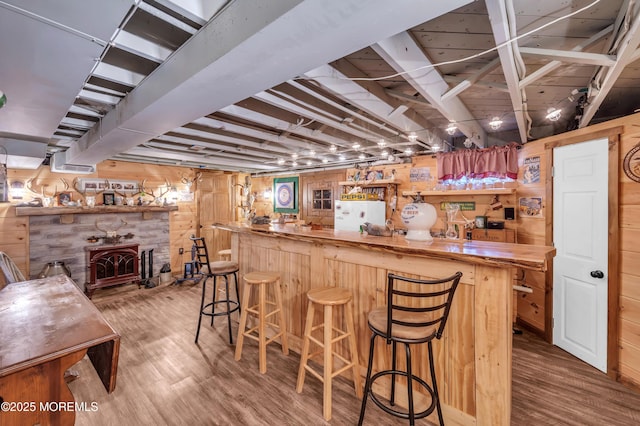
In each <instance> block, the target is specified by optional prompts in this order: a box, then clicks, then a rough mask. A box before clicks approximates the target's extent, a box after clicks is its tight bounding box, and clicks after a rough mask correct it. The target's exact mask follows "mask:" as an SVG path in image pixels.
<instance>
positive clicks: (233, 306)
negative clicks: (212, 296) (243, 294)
mask: <svg viewBox="0 0 640 426" xmlns="http://www.w3.org/2000/svg"><path fill="white" fill-rule="evenodd" d="M221 303H223V304H225V305H226V304H227V301H226V300H217V301H215V302H212V303H207V304H206V305H204V306H203V307H202V312H201V313H202V315H206V316H208V317H218V316H223V315H230V314H232V313H233V312H235V311H237V310H238V309H240V304H239V303H238V302H236V301H235V300H229V305H231V306H230V309H229V310H228V311H226V310H225V311H221V312H215V313H214V312H206V309H207V308H209V307H211V306H213V305H219V304H221Z"/></svg>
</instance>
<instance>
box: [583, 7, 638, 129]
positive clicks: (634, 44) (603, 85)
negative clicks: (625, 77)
mask: <svg viewBox="0 0 640 426" xmlns="http://www.w3.org/2000/svg"><path fill="white" fill-rule="evenodd" d="M639 12H640V4H638V3H636V4H635V7H634V10H633V12H632V14H631V16H630V19H631V23H630V26H629V28H628V30H627V31H625V32H624V33H623V34H621V35H619V37H620V40H618V41H619V43H614V44H616V45H617V49H616V58H617V60H616V63H615V65H614V66H612V67H610V68H609V69H608V70H606V71H604V70H603V71H604V77H602V79H600V78H599V75H600V73H598V75H596V78H595V79H594V80H593V81H592V84H591V87H590V88H589V90H590V92H589V97H588V98H587V103H588V104H587V106H586V108H585V109H584V112H583V114H582V118H581V119H580V125H579V126H580V127H585V126H587V125H589V123H590V122H591V119H592V118H593V116H594V115H595V113H596V111H598V108H600V105H601V104H602V102H603V101H604V99H605V98H606V97H607V95H608V94H609V91H610V90H611V88H612V87H613V85H614V84H615V82H616V81H617V80H618V77H620V74H621V73H622V71H623V70H624V68H625V67H626V66H627V65H628V64H629V63H630V62H631V60H632V59H633V58H634V56H635V54H636V50H637V49H638V46H639V45H640V31H639V30H640V16H639Z"/></svg>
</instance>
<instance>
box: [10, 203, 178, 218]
mask: <svg viewBox="0 0 640 426" xmlns="http://www.w3.org/2000/svg"><path fill="white" fill-rule="evenodd" d="M177 210H178V206H175V205H171V206H95V207H16V216H47V215H55V214H61V215H67V214H109V213H138V212H169V211H177Z"/></svg>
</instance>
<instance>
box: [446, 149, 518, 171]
mask: <svg viewBox="0 0 640 426" xmlns="http://www.w3.org/2000/svg"><path fill="white" fill-rule="evenodd" d="M517 146H518V145H517V144H516V143H511V144H509V145H506V146H492V147H490V148H482V149H465V150H460V151H452V152H440V153H438V154H437V155H436V159H437V164H438V180H447V179H454V180H458V179H462V178H463V177H466V178H467V179H484V178H489V177H495V178H505V177H506V178H510V179H517V177H518V151H517Z"/></svg>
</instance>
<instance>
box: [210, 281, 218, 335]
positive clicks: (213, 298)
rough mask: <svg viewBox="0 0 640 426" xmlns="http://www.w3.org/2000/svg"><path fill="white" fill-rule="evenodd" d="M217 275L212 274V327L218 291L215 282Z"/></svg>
mask: <svg viewBox="0 0 640 426" xmlns="http://www.w3.org/2000/svg"><path fill="white" fill-rule="evenodd" d="M216 278H218V277H217V276H215V275H214V276H213V296H211V326H212V327H213V319H214V318H215V313H216V293H217V292H218V283H217V282H216Z"/></svg>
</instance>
